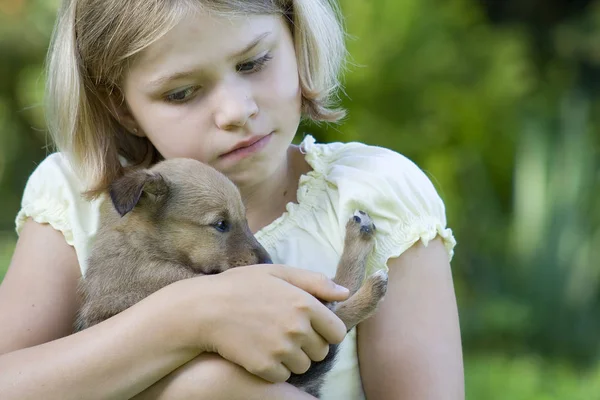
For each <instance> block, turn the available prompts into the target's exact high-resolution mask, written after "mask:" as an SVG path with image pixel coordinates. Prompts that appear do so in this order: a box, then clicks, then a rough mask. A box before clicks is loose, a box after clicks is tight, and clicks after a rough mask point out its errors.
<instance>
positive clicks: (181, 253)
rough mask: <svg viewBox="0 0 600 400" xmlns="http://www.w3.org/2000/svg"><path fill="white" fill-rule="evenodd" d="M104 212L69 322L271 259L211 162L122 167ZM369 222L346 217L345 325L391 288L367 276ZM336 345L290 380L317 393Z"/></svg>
mask: <svg viewBox="0 0 600 400" xmlns="http://www.w3.org/2000/svg"><path fill="white" fill-rule="evenodd" d="M110 198H111V201H110V202H108V201H107V202H105V203H104V204H103V206H102V208H101V213H100V227H99V230H98V234H97V237H96V240H95V242H94V244H93V246H92V249H91V254H90V257H89V261H88V269H87V272H86V274H85V279H82V280H81V281H80V284H79V288H78V289H79V293H80V295H81V299H82V306H81V308H80V310H79V312H78V315H77V320H76V322H75V329H76V330H82V329H85V328H87V327H90V326H92V325H94V324H97V323H99V322H101V321H103V320H105V319H107V318H110V317H112V316H114V315H116V314H118V313H120V312H121V311H123V310H125V309H127V308H129V307H131V306H132V305H134V304H135V303H137V302H138V301H140V300H142V299H143V298H145V297H147V296H148V295H150V294H152V293H153V292H155V291H157V290H158V289H160V288H162V287H164V286H167V285H169V284H171V283H173V282H175V281H178V280H181V279H186V278H191V277H195V276H199V275H206V274H216V273H219V272H223V271H225V270H227V269H229V268H232V267H238V266H244V265H252V264H265V263H271V259H270V257H269V254H268V253H267V252H266V251H265V249H264V248H263V247H262V246H261V245H260V244H259V243H258V241H257V240H256V239H255V237H254V236H253V235H252V232H251V231H250V229H249V227H248V223H247V220H246V215H245V208H244V205H243V203H242V199H241V196H240V193H239V191H238V190H237V188H236V186H235V185H234V184H233V183H232V182H231V181H230V180H229V179H227V178H226V177H225V176H224V175H223V174H221V173H219V172H218V171H216V170H215V169H213V168H212V167H209V166H207V165H205V164H203V163H200V162H198V161H195V160H190V159H172V160H167V161H162V162H160V163H158V164H156V165H155V166H154V167H152V168H151V169H144V170H136V171H132V172H129V173H127V174H126V175H125V176H123V177H122V178H120V179H118V180H117V181H115V182H114V183H113V184H112V186H111V188H110ZM374 232H375V226H374V225H373V223H372V222H371V220H370V218H369V216H368V215H366V214H365V213H363V212H357V213H355V215H354V216H353V217H352V218H351V219H350V220H349V221H348V223H347V226H346V238H345V244H344V252H343V254H342V257H341V259H340V263H339V265H338V269H337V273H336V276H335V278H334V281H335V282H336V283H338V284H340V285H342V286H345V287H347V288H349V289H350V292H351V297H350V298H349V299H348V300H346V301H344V302H342V303H337V304H336V303H330V304H327V306H328V307H329V308H330V309H332V310H333V311H334V312H335V313H336V314H337V315H338V316H339V317H340V319H341V320H342V321H343V322H344V323H345V324H346V327H347V329H348V330H350V329H352V328H353V327H354V326H356V325H357V324H358V323H359V322H361V321H362V320H364V319H366V318H367V317H368V316H370V315H371V314H372V313H373V312H374V311H375V309H376V307H377V304H378V303H379V301H380V300H381V299H382V298H383V296H384V294H385V291H386V287H387V275H386V274H385V273H378V274H374V275H373V276H371V277H369V278H367V279H366V280H365V283H364V284H363V280H364V275H365V261H366V258H367V256H368V254H369V253H370V251H371V250H372V247H373V242H374V240H373V236H374ZM336 352H337V345H332V346H330V351H329V354H328V355H327V357H326V358H325V360H323V361H321V362H313V363H312V366H311V368H310V369H309V371H308V372H306V373H305V374H302V375H292V377H291V378H290V379H289V380H288V382H290V383H292V384H294V385H295V386H297V387H299V388H301V389H303V390H305V391H306V392H308V393H310V394H312V395H313V396H315V397H318V395H319V389H320V387H321V385H322V383H323V379H324V376H325V374H326V372H327V371H329V370H330V369H331V367H332V366H333V363H334V358H335V355H336Z"/></svg>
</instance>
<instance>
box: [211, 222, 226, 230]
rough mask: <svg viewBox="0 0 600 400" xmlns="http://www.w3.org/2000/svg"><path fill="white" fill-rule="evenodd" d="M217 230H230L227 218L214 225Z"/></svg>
mask: <svg viewBox="0 0 600 400" xmlns="http://www.w3.org/2000/svg"><path fill="white" fill-rule="evenodd" d="M213 226H214V227H215V229H216V230H218V231H219V232H227V231H229V223H228V222H227V221H225V220H221V221H219V222H217V223H216V224H214V225H213Z"/></svg>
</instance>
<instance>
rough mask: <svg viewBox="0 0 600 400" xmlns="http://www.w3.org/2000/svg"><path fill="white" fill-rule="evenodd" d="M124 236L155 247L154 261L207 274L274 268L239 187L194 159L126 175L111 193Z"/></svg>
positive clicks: (171, 161) (174, 161)
mask: <svg viewBox="0 0 600 400" xmlns="http://www.w3.org/2000/svg"><path fill="white" fill-rule="evenodd" d="M110 197H111V200H112V203H113V205H114V208H115V210H116V211H117V212H118V213H119V214H120V217H121V218H120V223H119V228H118V229H119V230H121V231H123V230H125V231H129V232H127V233H130V234H131V235H130V236H131V237H134V238H136V239H135V240H138V241H139V242H141V241H147V242H148V243H150V244H151V245H150V247H149V248H148V251H151V252H152V255H153V256H155V257H159V258H162V259H164V260H168V261H174V262H177V263H179V264H182V265H185V266H186V267H188V268H192V269H193V270H194V271H196V272H199V273H204V274H214V273H219V272H222V271H224V270H226V269H228V268H231V267H237V266H243V265H251V264H266V263H271V259H270V257H269V254H268V253H267V252H266V250H265V249H264V248H263V247H262V246H261V245H260V244H259V243H258V241H257V240H256V238H255V237H254V235H252V232H251V231H250V228H249V227H248V223H247V220H246V212H245V208H244V205H243V203H242V199H241V196H240V193H239V191H238V189H237V188H236V186H235V185H234V184H233V183H232V182H231V181H230V180H229V179H227V178H226V177H225V176H224V175H223V174H221V173H220V172H218V171H217V170H215V169H214V168H212V167H210V166H208V165H206V164H203V163H201V162H198V161H195V160H191V159H172V160H166V161H162V162H160V163H158V164H156V165H155V166H154V167H152V168H151V169H144V170H137V171H133V172H130V173H127V174H126V175H125V176H123V177H122V178H120V179H118V180H116V181H115V182H114V183H113V184H112V185H111V187H110Z"/></svg>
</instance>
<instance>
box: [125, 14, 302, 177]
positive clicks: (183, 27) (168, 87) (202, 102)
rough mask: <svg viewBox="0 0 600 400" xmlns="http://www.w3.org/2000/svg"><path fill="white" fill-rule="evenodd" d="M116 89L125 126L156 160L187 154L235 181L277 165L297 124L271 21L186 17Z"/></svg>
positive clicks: (292, 66) (280, 37)
mask: <svg viewBox="0 0 600 400" xmlns="http://www.w3.org/2000/svg"><path fill="white" fill-rule="evenodd" d="M123 93H124V96H125V99H126V103H127V105H128V112H126V113H125V115H124V123H125V125H128V123H129V126H130V127H133V126H135V127H136V128H137V129H138V134H140V135H145V136H147V137H148V138H149V139H150V141H151V142H152V143H153V144H154V145H155V146H156V148H157V149H158V151H159V152H160V153H161V154H162V155H163V156H164V157H165V158H174V157H188V158H194V159H196V160H199V161H202V162H205V163H207V164H209V165H211V166H213V167H215V168H216V169H217V170H219V171H221V172H223V173H224V174H225V175H227V176H228V177H229V178H230V179H232V180H233V181H234V182H236V183H237V184H244V183H251V182H256V180H257V178H258V179H265V178H268V177H269V176H270V175H271V174H272V173H273V172H274V171H275V170H276V169H278V168H281V167H282V166H283V162H284V159H285V156H286V151H287V148H288V147H289V145H290V143H291V141H292V139H293V137H294V135H295V133H296V130H297V128H298V124H299V122H300V105H301V92H300V84H299V77H298V69H297V63H296V55H295V51H294V44H293V40H292V37H291V33H290V31H289V28H288V26H287V23H286V22H285V20H284V19H283V18H281V17H279V16H267V15H257V16H245V17H230V18H217V17H215V16H208V15H197V14H196V15H193V16H190V17H189V18H187V19H186V20H184V21H183V22H182V23H181V24H179V25H178V26H177V27H176V28H175V29H173V30H172V31H170V32H169V33H168V34H167V35H166V36H164V37H162V38H161V39H160V40H158V41H157V42H155V43H153V44H152V45H151V46H149V47H148V48H147V49H145V50H144V51H143V52H142V53H141V54H140V55H139V56H138V57H137V58H136V59H135V62H134V63H133V64H132V65H131V66H130V69H129V71H128V73H127V75H126V76H125V79H124V84H123ZM236 149H237V150H236Z"/></svg>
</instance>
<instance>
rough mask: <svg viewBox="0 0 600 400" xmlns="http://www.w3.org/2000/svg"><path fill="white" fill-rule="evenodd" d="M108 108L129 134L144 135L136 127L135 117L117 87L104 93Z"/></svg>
mask: <svg viewBox="0 0 600 400" xmlns="http://www.w3.org/2000/svg"><path fill="white" fill-rule="evenodd" d="M106 98H107V102H108V108H109V110H110V112H111V114H112V115H113V117H114V118H115V119H116V120H117V121H119V122H120V123H121V125H123V127H124V128H125V129H126V130H127V131H128V132H129V133H131V134H133V135H135V136H138V137H145V136H146V135H145V134H144V132H143V131H142V130H141V129H140V128H139V127H138V124H137V122H136V120H135V117H134V116H133V114H132V113H131V110H130V109H129V106H128V105H127V102H126V101H125V97H124V96H123V94H122V93H121V91H120V90H119V89H115V90H112V91H111V92H110V93H107V94H106Z"/></svg>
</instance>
